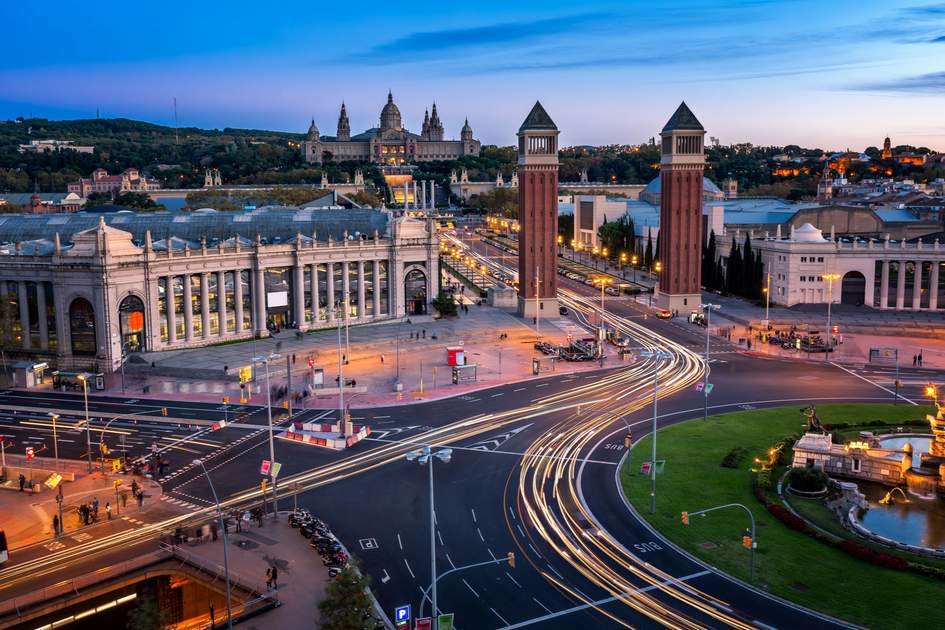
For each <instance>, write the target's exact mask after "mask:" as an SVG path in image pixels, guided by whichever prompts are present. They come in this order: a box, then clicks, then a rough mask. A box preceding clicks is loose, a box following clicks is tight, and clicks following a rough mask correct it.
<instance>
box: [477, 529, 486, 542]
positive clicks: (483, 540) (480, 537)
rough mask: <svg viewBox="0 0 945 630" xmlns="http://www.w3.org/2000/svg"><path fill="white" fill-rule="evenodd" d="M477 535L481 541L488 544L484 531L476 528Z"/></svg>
mask: <svg viewBox="0 0 945 630" xmlns="http://www.w3.org/2000/svg"><path fill="white" fill-rule="evenodd" d="M476 533H477V534H479V540H481V541H482V542H486V539H485V538H483V537H482V531H481V530H480V529H479V528H478V527H477V528H476Z"/></svg>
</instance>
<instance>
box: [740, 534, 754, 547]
mask: <svg viewBox="0 0 945 630" xmlns="http://www.w3.org/2000/svg"><path fill="white" fill-rule="evenodd" d="M751 542H752V541H751V536H749V535H748V534H745V535H744V536H742V547H744V548H745V549H751Z"/></svg>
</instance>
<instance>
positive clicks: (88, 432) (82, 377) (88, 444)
mask: <svg viewBox="0 0 945 630" xmlns="http://www.w3.org/2000/svg"><path fill="white" fill-rule="evenodd" d="M76 378H78V379H79V381H81V383H82V398H83V399H84V400H85V448H86V450H87V451H88V455H89V474H90V475H91V474H92V424H91V423H90V422H89V382H88V381H89V375H88V374H86V373H84V372H83V373H82V374H79V375H78V376H77V377H76Z"/></svg>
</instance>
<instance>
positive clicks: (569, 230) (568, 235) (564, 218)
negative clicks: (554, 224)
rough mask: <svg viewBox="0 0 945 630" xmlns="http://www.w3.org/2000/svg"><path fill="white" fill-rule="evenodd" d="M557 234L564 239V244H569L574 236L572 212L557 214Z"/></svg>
mask: <svg viewBox="0 0 945 630" xmlns="http://www.w3.org/2000/svg"><path fill="white" fill-rule="evenodd" d="M558 236H560V237H561V238H563V239H564V242H565V244H566V245H570V244H571V240H572V239H573V238H574V215H573V214H559V215H558Z"/></svg>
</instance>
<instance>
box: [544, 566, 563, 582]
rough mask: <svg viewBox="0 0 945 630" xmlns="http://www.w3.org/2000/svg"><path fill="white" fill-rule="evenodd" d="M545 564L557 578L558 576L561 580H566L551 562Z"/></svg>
mask: <svg viewBox="0 0 945 630" xmlns="http://www.w3.org/2000/svg"><path fill="white" fill-rule="evenodd" d="M545 564H547V565H548V568H549V569H551V570H552V571H553V572H554V574H555V575H557V576H558V577H559V578H561V579H562V580H563V579H564V576H563V575H561V574H560V573H558V569H556V568H554V567H553V566H551V563H550V562H546V563H545Z"/></svg>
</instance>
